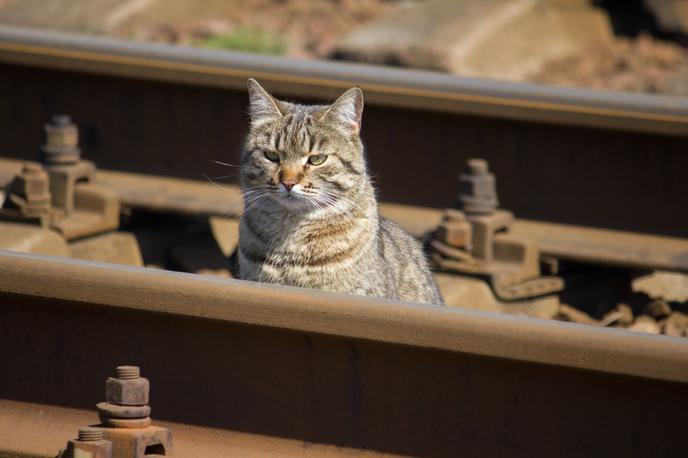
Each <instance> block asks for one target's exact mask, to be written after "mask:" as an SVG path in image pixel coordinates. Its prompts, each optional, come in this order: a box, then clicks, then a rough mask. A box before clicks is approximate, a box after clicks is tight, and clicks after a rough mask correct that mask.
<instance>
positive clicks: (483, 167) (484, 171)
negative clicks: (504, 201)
mask: <svg viewBox="0 0 688 458" xmlns="http://www.w3.org/2000/svg"><path fill="white" fill-rule="evenodd" d="M466 166H467V169H468V170H467V171H466V173H462V174H461V175H459V186H460V194H459V204H460V207H461V209H462V210H463V211H464V212H465V213H466V214H467V215H469V216H471V215H491V214H492V213H494V211H495V210H496V209H497V206H498V205H499V202H498V200H497V187H496V184H495V176H494V175H493V174H491V173H490V172H489V171H488V170H489V167H488V165H487V161H486V160H484V159H469V160H468V162H467V164H466Z"/></svg>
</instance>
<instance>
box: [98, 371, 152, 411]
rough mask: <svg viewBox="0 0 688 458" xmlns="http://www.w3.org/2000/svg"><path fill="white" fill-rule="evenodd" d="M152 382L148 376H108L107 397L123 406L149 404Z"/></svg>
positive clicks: (113, 402) (108, 399)
mask: <svg viewBox="0 0 688 458" xmlns="http://www.w3.org/2000/svg"><path fill="white" fill-rule="evenodd" d="M149 392H150V382H148V379H147V378H144V377H138V378H134V379H128V380H121V379H118V378H114V377H108V379H107V381H106V382H105V399H106V400H107V402H110V403H112V404H118V405H123V406H144V405H146V404H148V394H149Z"/></svg>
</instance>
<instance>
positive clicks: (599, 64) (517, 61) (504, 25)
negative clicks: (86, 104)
mask: <svg viewBox="0 0 688 458" xmlns="http://www.w3.org/2000/svg"><path fill="white" fill-rule="evenodd" d="M0 23H4V24H12V25H21V26H28V27H37V28H43V29H54V30H65V31H72V32H81V33H90V34H97V35H105V36H113V37H119V38H126V39H131V40H136V41H153V42H162V43H170V44H175V45H180V46H198V47H205V48H214V49H231V50H240V51H250V52H259V53H265V54H272V55H284V56H290V57H296V58H302V59H341V60H349V61H363V62H373V63H378V64H379V63H381V64H386V65H393V66H403V67H412V68H423V69H432V70H438V71H442V72H448V73H452V74H457V75H464V76H475V77H485V78H492V79H499V80H509V81H530V82H537V83H546V84H553V85H563V86H577V87H585V88H592V89H606V90H615V91H631V92H644V93H662V94H675V95H683V96H685V95H688V51H687V48H686V46H688V1H686V0H463V1H461V0H308V1H306V0H193V1H191V0H50V1H45V0H0Z"/></svg>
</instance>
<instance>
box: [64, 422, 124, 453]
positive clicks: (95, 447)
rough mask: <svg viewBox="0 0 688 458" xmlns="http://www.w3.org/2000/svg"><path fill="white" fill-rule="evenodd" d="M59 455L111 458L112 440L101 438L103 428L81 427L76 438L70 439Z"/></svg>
mask: <svg viewBox="0 0 688 458" xmlns="http://www.w3.org/2000/svg"><path fill="white" fill-rule="evenodd" d="M59 456H62V457H65V458H66V457H69V458H77V457H90V458H112V442H110V441H108V440H105V439H103V430H102V429H100V428H92V427H85V428H81V429H79V437H78V439H72V440H70V441H69V442H68V443H67V449H66V450H65V451H64V453H61V454H60V455H59Z"/></svg>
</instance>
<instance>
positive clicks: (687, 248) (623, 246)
mask: <svg viewBox="0 0 688 458" xmlns="http://www.w3.org/2000/svg"><path fill="white" fill-rule="evenodd" d="M511 230H512V231H513V233H514V234H517V235H519V236H523V237H528V238H531V239H534V240H537V242H538V243H539V244H540V250H541V251H542V252H543V253H547V254H549V255H552V256H555V257H557V258H561V259H569V260H574V261H581V262H589V263H593V264H611V265H618V266H625V267H635V268H638V269H646V268H650V269H657V270H676V271H681V272H688V239H685V238H678V237H660V236H653V235H648V234H639V233H634V232H625V231H613V230H607V229H597V228H590V227H581V226H569V225H565V224H555V223H543V222H539V221H528V220H523V219H518V220H516V221H515V222H514V224H513V225H512V229H511Z"/></svg>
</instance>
